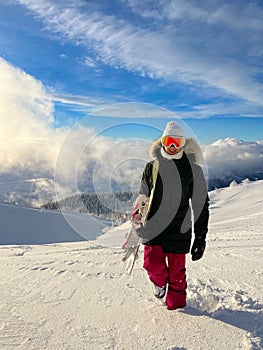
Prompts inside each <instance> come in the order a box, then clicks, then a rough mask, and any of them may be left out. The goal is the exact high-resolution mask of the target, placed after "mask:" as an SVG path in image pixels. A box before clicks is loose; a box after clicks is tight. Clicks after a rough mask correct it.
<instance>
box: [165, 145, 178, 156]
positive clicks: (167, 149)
mask: <svg viewBox="0 0 263 350" xmlns="http://www.w3.org/2000/svg"><path fill="white" fill-rule="evenodd" d="M181 149H182V148H176V147H174V145H171V146H170V147H164V150H165V152H166V153H168V154H170V155H173V154H176V153H178V152H180V151H181Z"/></svg>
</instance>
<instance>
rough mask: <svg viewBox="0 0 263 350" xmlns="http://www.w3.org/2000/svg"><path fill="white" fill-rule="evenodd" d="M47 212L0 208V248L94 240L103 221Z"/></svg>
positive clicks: (10, 207)
mask: <svg viewBox="0 0 263 350" xmlns="http://www.w3.org/2000/svg"><path fill="white" fill-rule="evenodd" d="M63 214H64V215H62V214H61V212H60V211H48V210H40V209H34V208H26V207H19V206H16V205H12V204H11V205H10V204H0V222H1V225H0V244H44V243H47V244H48V243H58V242H76V241H83V240H85V238H88V239H89V240H90V239H95V238H96V237H97V236H98V235H101V234H102V233H103V232H104V230H105V229H107V224H108V223H106V220H104V221H103V220H100V221H99V220H97V219H95V218H93V217H92V216H90V215H88V214H76V213H74V212H63Z"/></svg>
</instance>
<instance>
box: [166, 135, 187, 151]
mask: <svg viewBox="0 0 263 350" xmlns="http://www.w3.org/2000/svg"><path fill="white" fill-rule="evenodd" d="M161 142H162V145H163V146H164V147H171V146H172V145H174V147H175V148H182V147H184V145H185V138H184V137H174V136H164V137H162V139H161Z"/></svg>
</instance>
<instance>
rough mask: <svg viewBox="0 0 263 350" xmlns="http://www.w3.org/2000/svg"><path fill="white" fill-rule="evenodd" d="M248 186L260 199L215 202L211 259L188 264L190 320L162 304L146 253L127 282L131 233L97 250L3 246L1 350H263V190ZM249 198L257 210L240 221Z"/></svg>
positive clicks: (111, 237) (224, 194) (108, 238)
mask: <svg viewBox="0 0 263 350" xmlns="http://www.w3.org/2000/svg"><path fill="white" fill-rule="evenodd" d="M259 183H261V187H260V188H261V189H262V184H263V182H261V181H260V182H259ZM246 186H247V188H248V189H249V190H250V192H251V193H252V194H251V196H250V197H249V196H248V194H247V193H242V192H243V191H242V186H240V188H239V191H238V188H234V189H232V191H234V192H235V193H232V199H233V202H232V204H231V205H230V204H229V203H227V204H225V203H226V199H227V198H228V197H229V195H231V189H226V190H225V191H223V190H220V191H218V192H217V193H215V195H216V196H218V197H219V198H218V199H217V201H216V199H215V202H217V203H219V204H220V205H219V204H218V205H216V206H215V207H216V208H214V209H212V216H211V219H212V220H211V224H210V229H209V236H208V243H207V250H206V253H205V256H204V258H203V259H202V260H201V261H198V262H192V261H191V259H190V256H188V259H187V281H188V294H187V306H186V308H185V309H181V310H176V311H168V310H167V309H166V308H165V306H164V303H163V301H160V300H157V299H155V298H154V297H153V295H152V291H151V284H150V282H149V280H148V277H147V276H146V273H145V271H144V270H143V269H142V249H141V251H140V257H139V260H138V261H137V263H136V266H135V269H134V273H133V275H132V276H130V277H128V276H126V275H125V273H124V264H123V263H121V257H122V251H121V250H120V248H118V246H119V243H121V242H122V241H123V237H124V234H125V232H126V230H127V227H128V226H127V224H126V225H124V226H123V227H118V228H114V229H112V230H109V231H108V232H107V233H106V234H105V235H103V236H101V237H100V238H98V239H97V241H90V242H75V243H61V244H51V245H48V244H46V245H17V246H0V260H1V261H0V264H1V269H0V281H1V294H0V310H1V319H0V349H1V350H11V349H20V350H21V349H25V350H33V349H38V350H40V349H54V350H62V349H63V350H78V349H95V350H96V349H125V350H126V349H170V350H199V349H200V350H211V349H216V350H217V349H218V350H219V349H220V350H224V349H226V350H229V349H231V350H235V349H244V350H259V349H262V348H263V315H262V304H263V300H262V282H263V278H262V276H263V272H262V250H263V249H262V247H263V245H262V243H263V240H262V233H261V232H262V219H261V217H262V202H261V203H260V201H259V199H258V198H259V194H258V191H259V184H257V185H254V187H256V189H257V192H253V191H252V190H251V187H253V184H251V186H249V185H246ZM261 193H262V192H261ZM234 194H235V197H233V195H234ZM242 196H243V197H244V196H246V198H247V201H246V205H247V203H250V204H251V205H250V206H248V207H247V208H246V211H244V212H246V215H244V216H242V217H239V216H238V215H237V212H239V211H240V207H241V204H240V203H239V202H238V205H235V202H234V198H237V197H242ZM212 197H213V193H212ZM256 202H257V205H256V204H255V203H256ZM250 208H252V209H250ZM255 208H256V209H255ZM229 209H231V213H232V215H234V218H233V220H231V214H230V210H229ZM213 211H214V217H213ZM225 211H226V212H225ZM242 212H243V211H242ZM116 235H117V237H116ZM107 242H108V243H109V244H108V246H107V244H106V243H107ZM110 242H111V243H112V242H114V246H112V247H110ZM118 242H119V243H118Z"/></svg>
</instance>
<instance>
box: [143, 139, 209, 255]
mask: <svg viewBox="0 0 263 350" xmlns="http://www.w3.org/2000/svg"><path fill="white" fill-rule="evenodd" d="M160 147H161V146H160ZM156 157H157V159H158V161H159V171H158V176H157V180H156V186H155V191H154V196H153V200H152V204H151V208H150V211H149V213H148V218H147V222H146V224H145V226H144V227H143V228H142V229H141V231H140V233H139V235H140V236H141V237H142V238H143V243H144V244H149V245H161V246H162V248H163V250H164V252H165V253H177V254H186V253H188V252H189V250H190V245H191V236H192V222H193V227H194V233H195V236H196V237H203V238H205V236H206V233H207V225H208V218H209V211H208V206H209V198H208V194H207V187H206V183H205V179H204V174H203V171H202V168H201V167H200V166H199V165H197V164H196V163H194V162H193V161H191V160H190V158H189V157H188V156H187V155H186V154H185V153H183V156H182V158H180V159H172V160H171V159H167V158H164V157H163V156H162V155H161V152H160V148H157V150H156ZM153 163H154V162H153V161H152V162H149V163H148V164H147V165H146V167H145V169H144V172H143V175H142V181H141V186H140V194H145V195H146V196H147V197H149V196H150V192H151V188H152V185H153V180H152V173H153V172H152V168H153ZM191 208H192V210H191Z"/></svg>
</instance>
